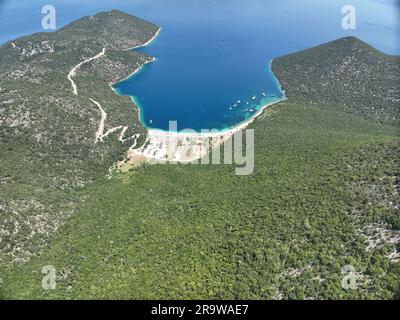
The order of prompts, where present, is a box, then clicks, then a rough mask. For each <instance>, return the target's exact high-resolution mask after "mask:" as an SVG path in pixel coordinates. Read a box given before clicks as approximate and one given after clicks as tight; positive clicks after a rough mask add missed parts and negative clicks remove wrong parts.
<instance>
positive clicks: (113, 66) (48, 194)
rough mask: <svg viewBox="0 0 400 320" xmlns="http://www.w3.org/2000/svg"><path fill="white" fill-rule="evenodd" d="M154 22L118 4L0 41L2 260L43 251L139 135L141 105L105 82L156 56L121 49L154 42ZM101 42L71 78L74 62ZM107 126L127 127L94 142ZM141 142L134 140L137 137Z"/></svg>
mask: <svg viewBox="0 0 400 320" xmlns="http://www.w3.org/2000/svg"><path fill="white" fill-rule="evenodd" d="M158 29H159V27H157V26H156V25H154V24H151V23H148V22H145V21H143V20H140V19H138V18H135V17H132V16H129V15H127V14H125V13H122V12H119V11H112V12H108V13H100V14H97V15H96V16H93V17H85V18H82V19H80V20H79V21H77V22H74V23H72V24H70V25H68V26H66V27H64V28H63V29H61V30H59V31H57V32H54V33H39V34H34V35H32V36H28V37H23V38H20V39H17V40H14V41H10V42H9V43H7V44H4V45H2V46H1V47H0V57H1V59H0V149H1V150H2V152H1V157H0V167H1V172H0V262H10V261H14V262H18V261H25V260H27V259H29V257H30V256H31V255H32V254H37V253H39V252H40V247H41V246H42V245H43V244H44V243H46V242H47V241H49V240H50V239H51V238H52V236H53V235H54V233H55V232H56V230H57V229H58V227H59V226H60V225H62V224H63V223H64V221H66V220H67V219H68V218H69V217H71V216H72V215H73V214H74V213H75V212H76V211H77V210H78V209H79V208H80V207H82V206H84V205H85V203H86V201H87V198H86V196H85V194H84V190H85V189H86V188H87V187H88V186H90V185H91V184H93V183H94V181H96V179H98V178H99V177H101V178H103V177H104V176H105V175H106V174H107V171H108V168H109V167H110V166H111V165H112V164H113V163H114V162H115V161H116V160H118V159H119V158H120V157H122V156H123V155H124V152H125V151H126V150H127V149H128V147H129V146H131V145H132V144H133V139H129V137H133V136H134V134H140V137H139V139H138V140H143V139H144V138H145V130H144V128H143V126H142V125H141V124H140V122H139V120H138V112H137V110H135V107H134V106H133V104H132V101H131V99H129V98H128V97H120V96H117V95H116V94H114V93H113V91H112V90H111V88H110V84H112V83H114V82H116V81H118V80H121V79H123V78H125V77H126V76H128V75H129V74H131V73H132V72H134V71H135V70H137V69H138V68H140V67H141V66H142V65H143V64H145V63H147V62H149V61H151V60H152V58H151V57H149V56H147V55H146V54H144V53H138V52H135V51H124V50H123V49H127V48H131V47H132V46H136V45H141V44H144V43H145V42H147V41H148V40H149V39H151V38H152V37H153V36H154V35H155V33H156V32H157V30H158ZM103 48H105V54H104V55H103V56H102V57H100V58H99V59H95V60H92V61H90V62H88V63H86V64H84V65H82V66H81V67H80V68H79V69H77V70H76V72H75V74H73V76H71V79H73V81H74V82H75V85H76V86H77V93H76V94H74V92H73V87H72V83H71V81H70V80H69V78H68V77H69V73H70V72H71V69H72V68H73V67H74V66H76V65H78V64H79V63H81V62H82V61H85V60H86V59H89V58H91V57H93V56H95V55H97V54H99V52H102V50H103ZM89 98H91V99H95V100H96V101H99V102H101V104H102V106H103V109H104V110H105V112H106V113H107V119H106V121H105V128H104V131H107V130H108V129H110V128H113V127H116V126H120V125H123V126H127V127H128V129H127V130H126V131H125V137H126V138H127V139H126V140H124V143H121V142H120V141H118V136H119V135H120V132H115V133H114V134H110V135H109V138H108V139H104V140H105V141H103V143H96V132H97V130H98V128H99V123H100V120H101V113H100V110H99V108H98V107H97V106H96V105H95V104H94V103H93V102H92V101H91V100H90V99H89ZM138 142H139V141H138Z"/></svg>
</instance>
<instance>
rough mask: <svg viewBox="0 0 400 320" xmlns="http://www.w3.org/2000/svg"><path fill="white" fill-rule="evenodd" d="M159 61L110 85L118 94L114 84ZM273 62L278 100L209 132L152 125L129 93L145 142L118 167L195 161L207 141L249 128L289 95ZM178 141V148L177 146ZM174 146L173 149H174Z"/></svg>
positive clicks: (213, 142)
mask: <svg viewBox="0 0 400 320" xmlns="http://www.w3.org/2000/svg"><path fill="white" fill-rule="evenodd" d="M161 30H162V29H161V28H159V29H158V30H157V32H156V33H155V35H154V36H153V37H152V38H151V39H149V41H147V42H146V43H144V44H142V45H139V46H135V47H132V48H129V49H125V50H133V49H137V48H143V47H145V46H147V45H149V44H150V43H151V42H153V41H154V40H155V39H156V38H157V36H158V34H159V33H160V32H161ZM154 61H156V58H154V57H153V58H152V59H151V60H149V61H147V62H146V63H144V64H143V65H142V66H138V68H137V69H136V70H135V71H134V72H132V73H131V74H129V75H128V76H127V77H125V78H123V79H121V80H118V81H116V82H115V83H112V84H110V87H111V89H112V90H113V92H114V93H115V94H117V95H121V94H120V93H119V92H118V91H117V90H116V89H115V88H114V85H116V84H118V83H120V82H122V81H125V80H128V79H129V78H131V77H133V76H135V75H136V74H137V73H138V72H140V71H141V70H143V68H144V67H145V66H146V65H147V64H149V63H152V62H154ZM272 62H273V59H271V60H270V61H269V63H268V72H270V73H271V74H272V75H273V77H274V80H275V81H276V85H277V87H278V89H279V90H280V92H281V94H282V97H281V98H276V100H275V101H270V102H268V103H266V104H264V105H262V106H259V109H258V110H257V112H255V113H254V114H253V115H251V116H250V117H249V118H248V119H245V120H243V121H241V122H239V123H237V124H235V125H233V126H231V127H228V128H225V129H222V130H218V129H210V130H207V129H204V131H208V132H201V131H200V132H197V131H195V130H191V129H186V130H187V131H185V130H182V131H166V130H162V129H155V128H149V127H148V126H147V125H146V123H145V121H144V120H143V118H142V113H143V112H142V111H143V110H142V108H141V106H140V103H139V102H138V101H136V98H135V96H130V97H131V100H132V102H133V104H134V106H135V107H136V109H137V112H138V117H139V121H140V123H141V124H142V126H143V127H144V129H145V130H146V131H147V137H146V141H145V143H144V144H143V145H142V146H140V147H138V148H134V147H131V148H129V150H128V151H127V155H126V158H125V159H124V160H123V161H120V162H118V163H117V167H118V168H122V167H124V166H126V165H131V164H135V163H138V162H141V161H154V160H155V161H172V162H174V161H175V162H180V163H190V162H193V161H198V160H199V159H200V158H203V157H204V156H206V155H207V154H208V153H209V151H210V150H209V148H207V147H206V146H205V145H207V144H208V145H209V144H211V145H212V148H215V147H218V146H220V145H222V144H224V143H225V141H227V140H228V139H230V138H231V137H232V136H233V135H234V134H235V133H237V132H239V131H241V130H244V129H246V128H247V127H248V126H249V125H250V124H252V123H253V122H254V121H255V120H256V119H257V118H258V117H259V116H261V115H262V114H263V113H264V111H265V110H266V109H267V108H268V107H270V106H272V105H275V104H277V103H280V102H283V101H285V100H287V96H286V94H285V90H283V88H282V86H281V83H280V82H279V79H278V78H277V76H276V75H275V73H274V72H273V70H272ZM177 145H179V147H178V148H176V146H177ZM188 148H189V149H190V152H189V154H188V153H187V150H188ZM171 150H173V151H171Z"/></svg>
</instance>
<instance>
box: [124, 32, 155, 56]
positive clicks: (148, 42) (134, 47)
mask: <svg viewBox="0 0 400 320" xmlns="http://www.w3.org/2000/svg"><path fill="white" fill-rule="evenodd" d="M161 30H162V28H161V27H159V28H158V30H157V32H156V33H155V34H154V36H153V37H152V38H150V40H148V41H147V42H146V43H144V44H140V45H137V46H133V47H130V48H127V49H124V50H125V51H128V50H134V49H139V48H143V47H146V46H148V45H149V44H150V43H152V42H153V41H154V40H155V39H156V38H157V36H158V35H159V33H160V32H161Z"/></svg>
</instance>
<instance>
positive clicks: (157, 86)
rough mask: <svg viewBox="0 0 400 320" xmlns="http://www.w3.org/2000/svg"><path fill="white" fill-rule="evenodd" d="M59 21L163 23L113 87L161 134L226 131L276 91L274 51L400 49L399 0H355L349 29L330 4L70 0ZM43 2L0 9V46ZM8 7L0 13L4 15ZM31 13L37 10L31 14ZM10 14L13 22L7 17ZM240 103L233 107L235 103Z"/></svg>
mask: <svg viewBox="0 0 400 320" xmlns="http://www.w3.org/2000/svg"><path fill="white" fill-rule="evenodd" d="M53 3H54V5H55V6H56V9H57V10H58V27H61V26H62V25H65V24H66V23H68V22H71V21H73V20H76V19H78V18H80V17H82V16H84V15H93V14H95V13H97V12H100V11H106V10H111V9H120V10H123V11H125V12H127V13H129V14H133V15H135V16H138V17H140V18H143V19H146V20H148V21H151V22H154V23H156V24H158V25H159V26H161V27H162V31H161V33H160V34H159V36H158V37H157V38H156V39H155V40H154V41H153V42H152V43H151V44H150V45H149V46H147V47H144V48H140V49H136V50H139V51H143V52H146V53H148V54H150V55H151V56H153V57H155V58H156V61H154V62H153V63H151V64H148V65H146V66H145V67H144V68H143V69H142V70H141V71H140V72H138V73H137V74H135V75H134V76H132V77H130V78H129V79H127V80H125V81H123V82H121V83H119V84H117V85H116V86H115V88H116V90H117V92H118V93H120V94H123V95H129V96H132V97H134V99H135V101H136V102H137V104H138V105H139V106H140V110H141V118H142V122H143V123H144V124H145V125H146V126H147V127H149V128H157V129H162V130H168V123H169V121H177V122H178V130H182V129H185V128H191V129H195V130H197V131H199V130H201V129H213V128H216V129H226V128H229V127H232V126H235V125H237V124H238V123H240V122H242V121H245V120H246V119H249V118H251V117H252V116H253V115H254V114H255V113H256V112H257V110H258V109H259V108H260V106H262V105H265V104H267V103H270V102H274V101H279V100H280V99H281V98H282V96H283V94H282V91H281V89H280V87H279V83H278V81H277V79H276V78H275V76H274V75H273V73H272V72H271V70H270V66H269V64H270V61H271V60H272V59H273V58H275V57H278V56H281V55H284V54H287V53H291V52H294V51H298V50H302V49H305V48H309V47H312V46H315V45H318V44H321V43H324V42H327V41H331V40H334V39H337V38H340V37H344V36H356V37H359V38H360V39H362V40H363V41H366V42H367V43H369V44H371V45H373V46H375V47H376V48H378V49H380V50H382V51H384V52H386V53H390V54H399V53H400V44H399V43H398V40H397V38H398V35H399V30H400V26H399V19H398V8H399V5H398V3H397V2H396V1H391V0H386V1H382V0H354V1H352V3H353V5H354V6H355V8H356V9H357V28H356V30H344V29H343V28H342V27H341V19H342V13H341V8H342V6H343V5H346V4H348V1H344V0H343V1H342V0H331V1H316V0H297V1H295V0H282V1H272V0H271V1H266V0H247V1H240V0H229V1H228V0H220V1H212V0H202V1H194V0H145V1H144V0H141V1H128V0H126V1H125V0H121V1H118V2H116V1H115V2H114V1H106V0H99V1H92V0H91V1H89V0H81V1H77V0H72V1H69V2H68V4H65V2H64V3H63V2H62V1H59V0H55V1H53ZM42 5H43V4H42V1H37V0H33V1H31V2H30V3H29V4H19V5H16V4H11V2H7V1H5V2H4V4H2V6H0V26H1V30H5V28H7V30H14V32H15V34H14V35H12V34H10V33H9V32H8V33H7V35H6V34H5V32H4V31H1V33H0V39H1V41H2V42H4V41H6V40H11V39H13V38H15V37H17V36H20V35H23V34H29V33H32V32H37V31H41V30H40V19H39V18H40V10H41V6H42ZM9 12H11V14H9V15H8V16H7V14H6V13H9ZM32 12H37V15H38V17H37V18H36V16H35V15H34V14H32ZM15 17H17V19H14V20H13V18H15ZM238 101H240V103H239V102H238Z"/></svg>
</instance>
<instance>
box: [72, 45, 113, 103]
mask: <svg viewBox="0 0 400 320" xmlns="http://www.w3.org/2000/svg"><path fill="white" fill-rule="evenodd" d="M105 53H106V48H103V50H102V51H101V52H100V53H98V54H96V55H95V56H93V57H91V58H88V59H86V60H84V61H82V62H79V63H78V64H77V65H76V66H75V67H73V68H72V69H71V71H70V72H69V73H68V80H69V81H70V82H71V86H72V92H73V93H74V95H76V96H77V95H78V87H77V86H76V83H75V81H74V80H72V77H74V76H75V74H76V71H77V70H78V69H79V68H80V67H81V66H82V65H84V64H85V63H88V62H90V61H92V60H96V59H98V58H100V57H101V56H104V54H105Z"/></svg>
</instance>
